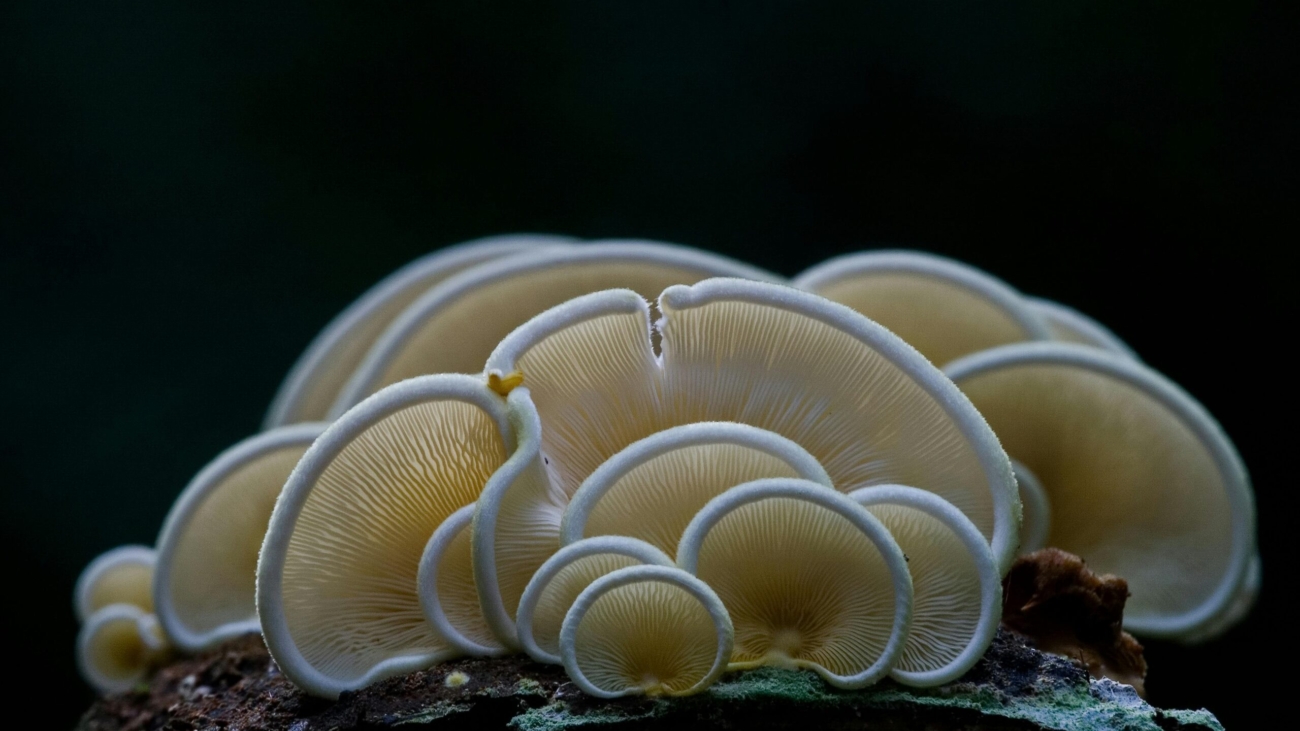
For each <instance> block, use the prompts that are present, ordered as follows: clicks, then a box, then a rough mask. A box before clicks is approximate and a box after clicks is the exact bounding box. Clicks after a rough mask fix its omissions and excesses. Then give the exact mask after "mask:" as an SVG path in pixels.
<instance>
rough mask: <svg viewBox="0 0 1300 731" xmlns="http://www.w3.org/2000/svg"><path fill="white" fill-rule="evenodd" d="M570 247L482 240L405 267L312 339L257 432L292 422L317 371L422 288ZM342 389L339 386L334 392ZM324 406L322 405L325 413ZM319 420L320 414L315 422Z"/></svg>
mask: <svg viewBox="0 0 1300 731" xmlns="http://www.w3.org/2000/svg"><path fill="white" fill-rule="evenodd" d="M576 241H577V240H576V239H573V238H570V237H568V236H553V235H548V234H506V235H502V236H488V237H486V238H482V239H475V240H473V241H466V242H463V243H460V244H454V245H452V246H447V247H444V248H442V249H439V250H438V251H435V252H432V253H430V254H426V255H424V256H422V257H420V258H418V259H416V260H414V261H412V262H410V263H408V264H406V265H405V266H403V267H402V268H400V269H398V270H397V271H395V272H393V273H392V274H390V275H388V276H387V277H385V278H384V279H382V280H380V282H379V283H378V284H376V285H374V286H373V287H371V288H370V289H369V290H367V291H366V292H365V293H364V294H362V295H361V297H360V298H358V299H357V300H355V301H354V302H353V303H352V304H350V305H348V307H347V308H346V309H344V310H343V311H342V312H341V313H339V314H338V315H337V316H336V317H335V318H334V319H333V320H331V321H330V323H329V324H328V325H326V326H325V328H324V329H323V330H321V331H320V333H319V334H318V335H316V337H315V338H313V339H312V341H311V343H310V344H309V345H308V346H307V349H306V350H305V351H303V353H302V355H301V356H299V357H298V360H297V361H296V362H295V363H294V364H293V366H292V367H291V368H290V369H289V373H288V375H286V376H285V379H284V381H283V382H282V383H281V384H280V388H279V389H278V390H277V391H276V393H275V397H274V399H272V401H271V406H270V408H268V409H267V413H266V417H265V418H264V419H263V421H262V429H264V430H265V429H272V428H274V427H277V426H282V425H284V424H287V423H291V422H293V421H296V420H297V416H298V412H299V411H300V410H301V408H302V402H303V401H304V400H305V399H306V398H307V394H308V392H309V391H310V390H311V388H312V387H313V386H315V385H316V381H317V379H319V378H321V376H322V373H323V371H325V370H326V369H327V368H328V367H329V366H330V365H331V364H332V360H333V359H334V358H336V357H337V356H338V353H339V351H340V350H341V349H343V348H344V347H345V346H346V345H348V344H349V343H348V341H349V340H351V339H353V338H355V337H358V333H359V331H361V330H364V329H365V328H366V326H367V325H371V324H372V322H373V321H374V318H376V317H380V316H383V317H388V316H387V315H384V312H383V311H384V310H385V309H387V308H388V307H390V306H393V305H394V303H397V302H400V301H402V300H403V299H405V298H407V297H410V296H411V295H412V293H413V292H418V291H419V290H420V289H422V288H424V287H427V286H429V285H428V284H426V282H434V283H436V282H438V281H440V280H441V278H442V277H444V276H446V275H447V274H448V273H450V272H455V271H458V270H461V269H465V268H467V267H471V266H474V265H476V264H480V263H482V262H484V261H489V260H491V259H497V258H501V257H506V256H511V255H515V254H519V253H522V252H525V251H528V250H531V249H533V248H536V247H539V246H563V245H566V244H572V243H576ZM351 371H352V368H348V372H349V373H350V372H351ZM345 378H346V376H345ZM342 385H343V384H342V383H340V384H339V387H341V386H342ZM336 396H337V394H330V396H329V397H328V398H329V399H330V401H332V400H333V399H334V398H335V397H336ZM328 405H329V404H328V403H327V404H326V407H327V408H328ZM324 416H325V414H324V413H321V414H318V415H317V418H320V417H324Z"/></svg>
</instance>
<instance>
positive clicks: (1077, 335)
mask: <svg viewBox="0 0 1300 731" xmlns="http://www.w3.org/2000/svg"><path fill="white" fill-rule="evenodd" d="M1028 301H1029V306H1030V307H1032V308H1034V309H1035V310H1037V311H1038V314H1040V315H1042V316H1043V319H1045V320H1047V326H1048V327H1049V328H1051V330H1052V339H1053V340H1060V341H1064V342H1067V343H1078V344H1080V345H1091V346H1093V347H1095V348H1101V349H1102V350H1109V351H1110V352H1112V353H1114V354H1116V355H1122V356H1125V357H1128V358H1132V359H1134V360H1137V359H1138V357H1137V353H1134V352H1133V349H1132V348H1130V347H1129V346H1128V343H1125V342H1124V341H1123V340H1120V339H1119V336H1118V335H1116V334H1115V333H1113V332H1111V331H1110V329H1109V328H1107V327H1106V326H1105V325H1103V324H1101V323H1100V322H1097V321H1096V320H1094V319H1092V318H1091V317H1088V316H1087V315H1085V314H1083V313H1082V312H1079V311H1078V310H1076V309H1074V308H1072V307H1066V306H1065V305H1063V304H1061V303H1059V302H1053V301H1051V300H1046V299H1042V298H1040V297H1030V298H1028Z"/></svg>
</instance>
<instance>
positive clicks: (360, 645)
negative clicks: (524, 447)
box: [257, 374, 515, 697]
mask: <svg viewBox="0 0 1300 731" xmlns="http://www.w3.org/2000/svg"><path fill="white" fill-rule="evenodd" d="M514 447H515V438H514V429H513V428H512V427H511V425H510V422H509V418H508V414H507V406H506V404H505V403H503V402H502V400H501V398H500V397H499V396H498V395H497V394H496V393H494V392H493V391H492V390H491V389H489V388H488V387H487V385H486V384H485V383H484V382H483V380H482V379H480V378H475V377H471V376H463V375H454V374H440V375H434V376H424V377H421V378H413V379H410V380H407V381H404V382H402V383H399V384H396V385H394V386H392V387H390V388H387V389H384V390H383V391H381V392H379V393H377V394H375V395H374V396H372V397H370V398H369V399H367V400H366V401H364V402H363V403H361V404H358V405H357V407H356V408H354V409H352V410H351V411H349V412H348V413H347V414H346V415H344V416H343V417H342V418H340V419H339V420H338V421H336V422H335V423H334V424H332V425H331V426H330V427H329V428H328V429H326V430H325V432H324V433H323V434H321V436H320V437H319V438H318V439H317V440H316V442H315V443H313V444H312V446H311V448H310V449H308V450H307V453H306V454H304V455H303V458H302V460H301V461H300V462H299V464H298V467H297V468H296V469H294V471H293V474H292V475H290V477H289V480H288V482H287V483H286V484H285V486H284V491H283V492H282V493H281V494H280V499H279V501H278V502H277V503H276V506H275V510H274V512H273V513H272V515H271V521H270V525H269V527H268V529H267V533H266V540H265V542H264V543H263V545H262V553H261V557H260V559H259V562H258V567H257V610H258V616H259V618H260V619H261V622H262V631H263V633H264V635H265V639H266V644H267V647H268V648H269V649H270V651H271V655H272V656H273V657H274V658H275V660H276V662H277V663H279V665H280V668H281V669H282V670H283V671H284V673H285V675H286V676H288V677H289V679H290V680H292V681H293V682H294V683H295V684H297V685H298V686H299V687H301V688H303V689H305V690H307V691H308V692H310V693H312V694H314V695H318V696H323V697H336V696H337V695H338V694H339V693H340V692H342V691H345V690H353V689H356V688H360V687H363V686H365V685H367V684H369V683H371V682H374V681H375V680H379V679H381V678H386V677H391V676H393V675H400V674H403V673H407V672H411V671H414V670H418V669H422V668H425V667H428V666H429V665H432V664H433V663H435V662H437V661H439V660H442V659H447V658H450V657H454V656H456V655H458V654H459V651H458V650H457V649H456V647H455V646H454V645H452V644H451V643H450V642H449V641H448V640H447V639H446V638H445V637H442V636H440V635H439V634H438V633H437V632H436V631H435V629H434V628H433V626H432V625H430V624H429V623H428V622H427V621H425V617H424V612H423V611H422V608H421V605H420V597H419V592H418V584H417V579H418V570H419V564H420V559H421V556H422V555H423V553H424V549H425V546H426V544H427V543H428V541H429V536H430V535H431V534H432V533H433V532H434V530H435V529H436V528H437V527H438V526H440V525H442V523H443V522H444V521H445V520H446V519H447V518H449V517H451V515H452V514H453V513H455V512H456V511H457V510H459V509H461V508H463V507H465V506H466V505H470V504H472V503H473V502H474V501H475V500H476V499H477V498H478V496H479V493H480V492H482V491H483V488H484V486H485V485H486V484H487V483H488V482H489V481H490V480H492V479H497V475H498V474H500V473H503V472H506V471H507V470H503V469H502V468H503V467H508V466H509V464H510V463H509V462H508V458H511V459H513V457H512V453H513V452H514Z"/></svg>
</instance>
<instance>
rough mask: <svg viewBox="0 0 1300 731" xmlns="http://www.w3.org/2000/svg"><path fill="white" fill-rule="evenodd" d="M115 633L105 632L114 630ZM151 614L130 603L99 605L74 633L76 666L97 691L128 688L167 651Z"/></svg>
mask: <svg viewBox="0 0 1300 731" xmlns="http://www.w3.org/2000/svg"><path fill="white" fill-rule="evenodd" d="M115 630H116V636H109V635H108V634H107V633H110V632H114V631H115ZM167 649H168V647H167V641H166V639H165V638H164V637H163V635H162V632H161V631H160V629H159V627H158V621H157V619H156V618H155V617H154V615H152V614H150V613H148V612H146V611H144V610H143V609H140V608H139V607H137V606H134V605H132V604H109V605H108V606H105V607H101V608H100V609H98V610H97V611H95V613H94V614H92V615H90V618H89V619H88V620H87V621H86V624H84V625H83V626H82V627H81V631H80V632H79V633H78V634H77V667H78V669H80V671H81V677H83V678H85V679H86V682H87V683H89V684H90V685H91V686H92V687H94V688H95V690H97V691H99V692H100V693H118V692H121V691H124V690H129V689H130V688H131V687H132V686H134V685H135V684H136V683H138V682H141V681H142V680H144V679H145V676H146V674H147V673H148V671H149V668H150V666H151V665H152V664H153V663H154V662H156V661H157V660H158V659H159V658H160V657H162V655H163V654H164V653H166V652H167Z"/></svg>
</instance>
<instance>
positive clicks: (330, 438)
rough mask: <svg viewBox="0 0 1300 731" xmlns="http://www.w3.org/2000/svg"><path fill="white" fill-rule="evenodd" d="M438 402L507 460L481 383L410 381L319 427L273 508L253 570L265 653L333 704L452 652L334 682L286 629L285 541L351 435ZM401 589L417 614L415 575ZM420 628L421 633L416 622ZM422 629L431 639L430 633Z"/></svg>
mask: <svg viewBox="0 0 1300 731" xmlns="http://www.w3.org/2000/svg"><path fill="white" fill-rule="evenodd" d="M442 401H459V402H463V403H466V404H469V405H471V406H474V407H477V408H478V409H479V410H481V411H482V412H483V413H484V414H486V415H487V416H488V417H489V418H490V419H491V420H492V422H493V423H494V424H495V426H496V429H497V431H498V432H499V434H500V438H501V440H502V442H503V443H504V445H505V451H506V454H510V452H511V450H512V449H513V446H514V430H513V428H512V427H511V425H510V423H509V420H508V418H507V415H506V406H505V404H504V403H503V402H502V400H501V398H500V397H499V396H497V395H496V394H495V393H493V392H492V391H491V390H489V389H488V388H487V386H486V385H485V384H484V383H483V381H482V379H479V378H475V377H472V376H465V375H457V374H439V375H434V376H424V377H421V378H413V379H410V380H407V381H403V382H402V383H398V384H395V385H393V386H391V387H389V388H387V389H384V390H383V391H380V392H379V393H376V394H375V395H374V396H372V397H370V398H368V399H366V400H365V401H364V402H362V403H361V404H358V405H357V406H356V408H354V409H352V410H350V411H349V412H348V413H347V414H346V415H345V416H344V417H342V418H340V419H339V420H338V421H336V422H334V423H333V424H332V425H331V426H330V428H328V429H326V431H325V433H324V434H322V435H321V436H320V437H319V438H318V439H317V440H316V441H315V443H313V444H312V446H311V448H310V449H308V450H307V453H306V454H304V455H303V458H302V460H301V461H300V462H299V463H298V467H297V468H296V469H294V471H293V474H292V475H290V477H289V481H288V482H287V483H286V484H285V487H284V491H283V492H281V493H280V498H279V500H278V501H277V502H276V506H275V511H274V512H273V513H272V516H271V522H270V525H269V527H268V529H267V534H266V540H265V542H264V543H263V544H262V552H261V556H260V558H259V561H258V566H257V611H258V617H259V619H260V620H261V624H262V632H263V636H264V638H265V640H266V645H267V648H268V649H269V650H270V651H271V655H272V656H273V657H274V658H275V660H276V662H277V663H278V664H279V665H280V668H281V669H282V670H283V671H284V673H285V675H287V676H288V677H289V679H290V680H292V681H293V682H294V684H296V685H298V686H299V687H301V688H303V689H304V690H306V691H307V692H309V693H311V694H313V695H317V696H321V697H326V698H336V697H338V695H339V693H341V692H343V691H345V690H355V689H357V688H361V687H364V686H366V685H369V684H370V683H373V682H375V681H377V680H380V679H383V678H388V677H393V676H396V675H403V674H406V673H410V672H414V671H416V670H420V669H423V668H426V667H429V666H431V665H433V664H435V663H438V662H441V661H442V660H445V659H450V658H452V657H455V656H457V655H458V654H459V653H457V652H456V651H454V650H453V649H452V648H450V647H448V648H446V649H445V650H443V651H432V652H431V651H425V652H409V653H400V654H398V655H396V656H393V657H388V658H386V659H384V660H382V661H380V662H377V663H375V664H374V665H373V666H371V667H369V668H367V669H366V670H365V672H362V673H360V674H359V675H355V676H352V677H346V678H340V677H335V676H333V675H330V674H328V673H326V672H323V671H322V670H321V669H319V668H317V667H314V666H313V665H312V664H311V663H310V662H308V661H307V659H306V658H305V657H304V655H303V652H302V650H301V649H300V648H299V647H298V644H297V642H296V641H295V638H294V637H293V634H292V633H291V631H290V628H289V622H288V619H287V616H286V613H285V604H284V596H283V583H284V574H283V572H284V566H285V560H286V557H287V554H288V551H289V546H290V541H291V539H292V537H293V533H294V529H295V526H296V523H297V521H298V518H299V515H300V514H301V512H302V510H303V507H304V505H305V504H306V502H307V499H308V497H309V496H310V495H311V492H312V489H313V487H314V486H315V483H316V479H317V478H318V477H319V476H320V475H321V474H322V473H323V472H324V471H325V470H326V469H327V468H328V467H329V466H330V464H331V462H332V461H333V460H334V459H335V458H336V457H337V456H339V454H340V453H342V452H343V450H344V449H345V448H346V447H347V446H348V445H349V444H350V443H351V442H352V440H353V438H354V437H356V436H358V435H360V434H362V433H363V432H365V431H366V430H367V429H369V428H370V427H372V426H374V425H376V424H379V423H380V422H381V421H383V420H384V419H385V418H386V417H388V416H390V415H393V414H396V413H397V412H399V411H401V410H403V409H406V408H408V407H412V406H415V405H418V404H422V403H429V402H442ZM471 500H472V498H471ZM467 502H469V501H467ZM452 512H454V511H452ZM433 527H434V526H430V528H433ZM417 562H418V556H417ZM408 590H409V592H410V599H411V603H412V605H413V606H411V607H410V610H411V611H410V612H409V613H413V614H415V615H416V616H422V613H421V610H420V608H419V600H418V596H417V586H416V581H415V577H414V576H413V577H412V581H411V586H410V587H409V589H408ZM421 624H422V625H424V626H426V627H427V624H425V623H424V621H423V619H421ZM428 631H429V633H430V634H432V630H431V629H430V630H428Z"/></svg>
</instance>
